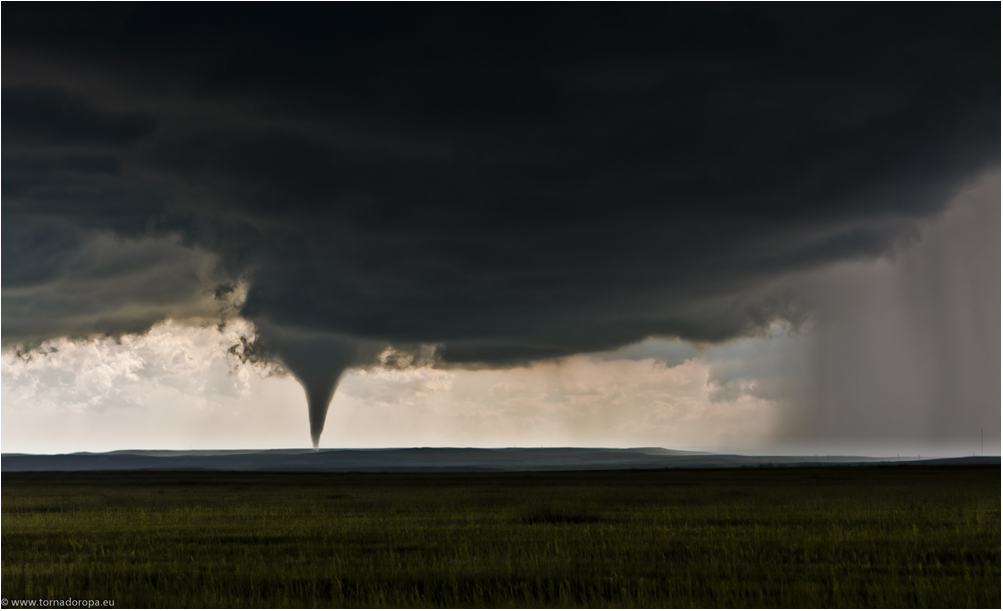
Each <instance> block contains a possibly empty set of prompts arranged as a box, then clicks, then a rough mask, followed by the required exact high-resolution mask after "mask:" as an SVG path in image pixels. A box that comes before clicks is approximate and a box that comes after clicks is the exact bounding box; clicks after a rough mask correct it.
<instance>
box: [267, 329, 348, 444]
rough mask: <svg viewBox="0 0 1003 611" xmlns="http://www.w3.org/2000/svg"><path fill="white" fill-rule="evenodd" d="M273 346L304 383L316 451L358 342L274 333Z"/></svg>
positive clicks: (270, 341) (301, 382) (326, 336)
mask: <svg viewBox="0 0 1003 611" xmlns="http://www.w3.org/2000/svg"><path fill="white" fill-rule="evenodd" d="M271 335H272V336H271V337H269V338H268V341H269V344H270V346H271V349H272V350H274V352H275V353H276V354H277V355H278V357H279V358H280V359H281V361H282V363H283V364H284V365H285V367H286V368H287V369H288V370H289V372H290V373H292V374H293V376H294V377H295V378H296V379H297V380H298V381H299V383H300V384H301V385H302V386H303V391H304V392H305V393H306V402H307V408H308V410H309V413H310V438H311V440H312V441H313V448H314V450H316V449H318V448H319V447H320V435H321V433H322V432H323V431H324V421H325V419H326V418H327V408H328V406H329V405H330V404H331V399H332V398H333V397H334V391H335V390H336V389H337V388H338V382H339V381H340V380H341V374H343V373H344V372H345V370H346V369H348V368H349V367H351V366H352V365H353V364H354V363H355V361H356V359H357V357H358V353H359V344H358V342H356V341H354V340H352V339H348V338H345V337H342V336H339V335H333V334H326V333H310V334H307V333H296V332H293V333H290V332H282V333H275V334H271Z"/></svg>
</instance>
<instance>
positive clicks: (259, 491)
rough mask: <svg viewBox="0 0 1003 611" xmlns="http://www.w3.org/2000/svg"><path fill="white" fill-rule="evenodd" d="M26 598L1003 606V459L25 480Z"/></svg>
mask: <svg viewBox="0 0 1003 611" xmlns="http://www.w3.org/2000/svg"><path fill="white" fill-rule="evenodd" d="M2 495H3V496H2V548H3V550H2V551H3V563H2V587H3V596H4V597H5V598H7V599H20V598H43V599H45V598H49V599H57V598H64V599H65V598H68V597H73V598H77V599H111V600H114V601H115V606H116V607H192V606H195V607H239V606H251V607H272V606H277V607H286V606H293V607H314V606H321V607H329V606H349V607H457V606H459V607H490V606H503V607H520V606H528V607H581V606H586V607H609V606H612V607H708V606H709V607H986V608H999V606H1000V469H999V468H998V467H951V468H929V467H853V468H799V469H739V470H721V471H714V470H693V471H681V470H680V471H627V472H624V471H620V472H614V471H607V472H575V473H505V474H261V473H257V474H249V473H138V472H132V473H72V474H71V473H42V474H39V473H35V474H27V473H23V474H11V473H7V474H4V475H3V487H2Z"/></svg>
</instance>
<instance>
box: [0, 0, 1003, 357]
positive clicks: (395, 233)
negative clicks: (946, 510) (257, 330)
mask: <svg viewBox="0 0 1003 611" xmlns="http://www.w3.org/2000/svg"><path fill="white" fill-rule="evenodd" d="M8 13H9V15H8V19H6V20H5V21H4V25H3V28H4V39H3V40H4V42H3V44H4V59H3V62H4V71H5V77H4V92H3V97H4V101H5V102H6V104H5V105H4V107H3V113H4V117H3V119H4V126H5V128H6V129H5V130H4V133H3V138H4V141H3V145H4V157H3V169H4V174H5V175H4V178H5V180H4V183H3V189H4V192H3V206H4V215H5V216H4V233H5V235H4V241H3V243H4V249H5V252H4V258H3V262H4V270H3V272H4V273H3V278H4V292H3V313H4V317H3V341H4V343H5V345H11V344H17V343H26V342H28V343H30V342H38V341H41V340H43V339H45V338H50V337H57V336H63V335H69V336H81V335H88V334H92V333H95V332H108V333H120V332H132V331H140V330H142V329H144V328H148V327H149V326H150V325H151V324H153V323H154V322H155V321H156V320H157V319H159V318H162V317H166V316H175V317H177V316H179V313H184V312H193V311H195V310H197V309H198V307H196V306H195V305H194V304H196V303H198V302H199V299H201V296H204V295H207V294H214V292H215V289H216V287H217V286H218V285H220V284H221V283H224V284H225V283H226V282H235V281H238V280H242V281H245V282H246V283H247V286H248V294H247V299H246V301H245V302H244V303H243V306H242V310H241V313H242V314H243V315H244V316H245V317H247V318H248V319H250V320H252V321H255V322H257V323H260V324H263V325H264V324H271V325H273V326H276V327H280V328H293V329H300V330H308V331H309V332H323V333H331V334H337V335H339V336H347V337H350V338H356V339H363V340H371V341H378V342H391V343H406V342H410V343H434V344H438V345H439V346H440V349H439V352H438V354H439V356H440V358H441V359H443V360H444V361H445V362H454V363H465V364H477V363H484V364H493V365H505V364H513V363H522V362H526V361H529V360H534V359H541V358H550V357H557V356H561V355H567V354H574V353H579V352H583V351H595V350H603V349H611V348H615V347H617V346H621V345H624V344H628V343H631V342H636V341H639V340H642V339H644V338H645V337H649V336H669V337H681V338H684V339H688V340H695V341H721V340H725V339H728V338H732V337H736V336H741V335H745V334H750V333H754V332H756V330H757V329H760V328H763V326H764V325H767V324H768V323H769V322H770V321H772V320H775V319H778V318H786V319H790V320H798V319H799V318H800V317H803V316H804V304H803V303H802V302H801V300H799V296H798V295H796V294H792V293H791V292H790V291H789V290H788V287H787V279H788V278H789V276H790V274H792V273H795V272H798V271H801V270H805V269H813V268H817V267H820V266H825V265H827V264H831V263H834V262H839V261H847V260H856V259H861V258H864V259H866V258H872V257H875V256H878V255H880V254H882V253H884V252H887V251H888V250H889V249H890V248H892V247H893V246H894V245H895V244H896V243H898V242H900V241H901V240H903V239H907V238H908V237H909V236H910V235H911V233H912V232H913V231H914V227H915V222H916V220H917V219H921V218H926V217H928V216H930V215H932V214H935V213H936V212H938V211H940V210H941V209H943V207H944V206H945V205H946V203H947V201H948V200H949V196H950V195H952V194H953V193H954V192H955V191H956V190H957V189H958V188H959V187H960V185H962V184H963V183H964V181H965V180H968V179H970V177H971V176H973V175H975V174H976V173H977V172H979V171H981V170H983V169H984V168H985V167H987V166H992V165H993V164H998V156H999V142H998V138H997V136H996V134H998V133H999V127H1000V123H999V120H1000V119H999V117H1000V113H999V62H998V59H997V58H998V55H997V51H998V48H999V31H998V28H996V26H995V23H996V22H995V14H994V13H993V11H992V10H989V8H988V7H980V6H952V7H943V6H937V7H925V6H924V7H918V6H908V7H905V6H902V7H848V8H846V9H845V10H839V11H831V12H824V11H823V12H816V11H814V10H806V9H790V10H781V9H774V8H770V7H738V8H724V9H720V10H719V9H717V8H715V7H688V6H687V7H675V6H663V7H645V8H639V7H630V8H628V7H596V8H591V7H576V8H573V9H567V10H564V9H561V10H557V9H556V8H554V7H525V8H520V9H518V10H513V9H502V8H501V7H479V8H476V9H475V8H464V7H398V8H395V9H394V10H391V11H386V10H383V9H377V8H375V7H340V6H338V7H335V6H330V7H288V8H284V9H283V10H281V11H278V10H274V9H271V8H264V7H262V8H249V9H248V10H246V11H244V10H242V11H240V12H239V14H238V13H234V12H233V11H232V10H230V9H228V8H222V7H196V8H193V7H180V6H179V7H160V6H146V7H132V6H129V7H111V8H102V9H100V10H93V11H92V10H89V9H88V10H79V11H78V10H77V9H74V8H60V9H58V10H57V11H54V12H53V11H51V10H48V9H46V10H42V9H39V8H36V7H31V6H20V7H15V8H13V9H10V10H9V11H8ZM983 13H985V14H983ZM847 41H853V43H852V44H848V42H847ZM106 235H114V236H117V239H124V240H127V241H129V240H131V242H127V245H125V246H123V245H121V243H120V245H119V246H117V247H116V248H118V249H119V250H118V251H117V253H116V254H115V255H114V256H115V257H119V258H120V259H122V261H121V262H120V265H119V267H115V265H109V266H105V267H100V266H97V267H94V265H97V264H92V266H91V267H87V265H88V264H87V263H86V261H87V260H88V256H89V254H88V253H90V252H91V251H93V250H94V249H96V248H101V246H100V243H101V242H100V241H101V240H104V239H105V238H102V237H101V236H106ZM167 236H177V238H176V239H178V240H179V241H178V242H171V241H170V239H168V237H167ZM96 244H97V246H96ZM175 245H176V246H175ZM182 247H183V248H188V249H192V250H193V252H204V253H211V254H212V255H213V256H214V257H216V259H215V261H216V265H217V268H216V269H215V270H214V271H213V273H212V274H208V273H203V274H202V275H200V274H199V273H197V272H198V264H197V263H196V262H193V261H191V260H188V259H186V258H185V256H184V255H183V254H181V253H180V251H179V250H178V248H182ZM126 261H127V262H128V263H129V264H128V265H125V262H126ZM144 261H146V263H144ZM144 264H145V265H147V266H148V268H143V269H144V271H143V272H142V273H141V274H140V273H139V272H138V271H137V270H138V269H139V268H141V267H142V266H143V265H144ZM102 286H105V287H109V286H114V287H115V288H114V290H112V289H110V288H102ZM89 287H93V289H91V288H89ZM69 292H72V294H75V295H80V296H81V298H80V299H79V301H75V302H73V303H69V302H68V301H67V299H66V298H65V297H64V295H66V294H68V293H69ZM126 293H127V294H128V295H129V297H128V298H126V297H125V294H126Z"/></svg>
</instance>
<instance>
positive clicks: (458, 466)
mask: <svg viewBox="0 0 1003 611" xmlns="http://www.w3.org/2000/svg"><path fill="white" fill-rule="evenodd" d="M850 464H855V465H859V464H901V465H906V464H922V465H972V464H986V465H999V464H1000V457H998V456H987V457H973V456H969V457H963V458H937V459H929V460H910V461H901V460H897V459H893V458H874V457H865V456H829V457H818V458H816V457H815V456H742V455H737V454H707V453H702V452H684V451H679V450H668V449H665V448H630V449H608V448H501V449H485V448H403V449H374V450H319V451H313V450H305V449H290V450H194V451H172V450H119V451H116V452H105V453H88V452H80V453H76V454H3V455H2V456H0V471H3V472H5V473H6V472H16V471H289V472H294V471H295V472H462V471H579V470H609V469H706V468H714V469H720V468H738V467H811V466H834V465H850Z"/></svg>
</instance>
